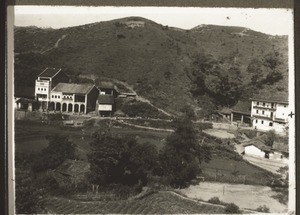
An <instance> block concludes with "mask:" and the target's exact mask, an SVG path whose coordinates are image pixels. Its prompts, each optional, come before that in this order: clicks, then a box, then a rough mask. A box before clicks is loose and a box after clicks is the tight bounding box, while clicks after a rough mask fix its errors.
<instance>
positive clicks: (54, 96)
mask: <svg viewBox="0 0 300 215" xmlns="http://www.w3.org/2000/svg"><path fill="white" fill-rule="evenodd" d="M52 98H56V99H60V96H57V95H52Z"/></svg>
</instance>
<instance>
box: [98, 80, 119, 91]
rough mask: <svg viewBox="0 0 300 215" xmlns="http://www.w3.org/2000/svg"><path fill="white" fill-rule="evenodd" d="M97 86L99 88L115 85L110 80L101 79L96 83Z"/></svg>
mask: <svg viewBox="0 0 300 215" xmlns="http://www.w3.org/2000/svg"><path fill="white" fill-rule="evenodd" d="M98 88H100V89H112V90H113V89H115V85H114V83H112V82H109V81H101V82H99V84H98Z"/></svg>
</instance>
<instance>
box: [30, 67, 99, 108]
mask: <svg viewBox="0 0 300 215" xmlns="http://www.w3.org/2000/svg"><path fill="white" fill-rule="evenodd" d="M68 82H69V77H68V76H67V75H66V74H65V73H64V72H63V71H62V70H61V69H54V68H46V69H45V70H44V71H43V72H42V73H41V74H40V75H39V76H38V78H37V80H36V82H35V98H36V100H38V102H39V103H40V109H43V110H56V111H62V112H71V113H84V114H86V113H88V112H90V111H95V108H96V101H97V99H98V96H99V90H98V88H97V87H95V85H93V84H74V83H68Z"/></svg>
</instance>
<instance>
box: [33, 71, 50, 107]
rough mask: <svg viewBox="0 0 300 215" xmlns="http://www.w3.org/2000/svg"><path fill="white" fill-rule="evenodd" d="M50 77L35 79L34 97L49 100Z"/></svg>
mask: <svg viewBox="0 0 300 215" xmlns="http://www.w3.org/2000/svg"><path fill="white" fill-rule="evenodd" d="M50 91H51V78H47V79H46V78H43V79H41V78H40V77H38V79H37V80H36V81H35V97H36V98H37V100H38V101H47V102H48V101H50Z"/></svg>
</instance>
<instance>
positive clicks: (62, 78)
mask: <svg viewBox="0 0 300 215" xmlns="http://www.w3.org/2000/svg"><path fill="white" fill-rule="evenodd" d="M68 82H69V77H68V76H67V75H66V74H65V73H64V72H63V71H62V70H61V69H55V68H48V67H47V68H46V69H45V70H44V71H43V72H42V73H41V74H39V75H38V77H37V79H36V80H35V98H36V100H38V101H39V102H40V103H41V106H40V108H41V109H43V110H46V109H48V105H49V102H50V101H51V98H50V92H51V90H52V89H53V87H55V86H56V85H57V84H58V83H68Z"/></svg>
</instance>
